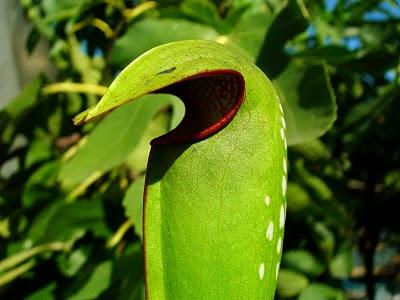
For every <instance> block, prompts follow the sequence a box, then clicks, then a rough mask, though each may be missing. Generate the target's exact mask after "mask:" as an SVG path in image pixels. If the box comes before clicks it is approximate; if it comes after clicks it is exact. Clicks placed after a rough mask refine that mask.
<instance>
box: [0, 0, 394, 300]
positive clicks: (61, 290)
mask: <svg viewBox="0 0 400 300" xmlns="http://www.w3.org/2000/svg"><path fill="white" fill-rule="evenodd" d="M20 9H21V10H23V12H24V14H25V17H26V19H27V20H28V21H29V23H30V24H31V27H30V28H31V29H30V33H29V35H28V38H27V39H26V40H24V41H23V42H24V43H25V49H26V50H24V51H27V53H29V54H32V55H33V54H34V53H35V51H36V49H37V45H38V44H40V43H45V44H46V45H47V48H46V49H48V51H47V52H46V56H47V57H48V60H49V62H50V65H51V66H52V70H53V71H51V72H48V71H46V70H44V69H43V70H40V69H38V70H36V73H37V75H36V76H34V77H33V78H31V80H30V81H29V83H28V84H27V85H26V86H25V87H24V88H23V90H22V91H21V93H20V95H18V96H17V97H16V98H15V99H13V100H12V101H10V102H9V104H8V105H7V106H5V107H3V109H2V110H1V112H0V133H1V136H0V166H1V167H0V259H1V260H0V297H1V298H2V299H124V300H125V299H143V297H144V288H143V257H142V250H141V238H142V233H141V229H142V224H141V209H142V193H143V184H144V175H145V172H146V160H147V155H148V152H149V141H150V140H151V139H152V138H154V137H156V136H159V135H161V134H163V133H165V132H167V131H168V130H170V129H171V128H173V127H175V126H176V125H177V124H178V123H179V121H180V119H181V118H182V115H183V113H184V109H183V107H182V105H181V104H180V103H179V102H177V101H176V99H175V98H173V97H172V96H169V95H150V96H147V97H149V99H147V100H148V101H140V100H139V101H137V102H135V103H131V104H128V105H125V106H124V107H121V108H119V109H117V110H116V111H114V112H112V113H111V114H110V115H108V116H107V117H106V118H104V119H101V120H98V121H96V122H95V123H93V124H87V125H84V126H82V127H74V126H73V124H72V122H71V119H72V117H73V116H74V115H75V114H77V113H78V112H80V111H82V110H83V109H85V108H87V107H88V106H90V105H93V104H95V103H96V102H97V101H98V100H99V98H100V97H101V95H102V94H103V93H104V91H105V89H106V87H107V86H108V85H109V84H110V82H111V81H112V80H113V78H114V77H115V76H116V75H117V74H118V72H119V71H120V70H121V69H123V68H124V67H125V66H126V65H127V64H128V63H129V62H130V61H132V60H133V59H135V58H136V57H138V56H139V55H141V54H142V53H143V52H145V51H146V50H148V49H150V48H152V47H154V46H157V45H160V44H163V43H167V42H171V41H177V40H183V39H207V40H213V41H217V42H219V43H223V44H229V45H232V46H233V47H237V48H238V49H241V51H242V52H243V54H244V55H247V56H248V57H250V58H251V59H252V60H253V61H254V62H255V63H256V64H257V65H258V66H259V67H260V68H261V69H262V70H263V71H264V72H265V73H266V74H267V75H268V77H269V78H270V79H271V80H272V81H273V83H274V85H275V86H276V88H277V90H278V93H279V94H280V97H281V99H282V101H283V105H284V110H285V115H286V119H287V123H288V144H289V145H288V146H289V148H288V151H289V154H288V155H289V183H288V196H287V198H288V208H287V209H288V214H287V216H288V217H287V225H286V237H285V243H284V254H283V261H282V264H281V266H282V267H281V270H280V275H279V280H278V289H277V294H276V298H277V299H301V300H308V299H310V300H313V299H316V300H325V299H327V300H328V299H329V300H330V299H395V297H399V293H400V288H399V286H400V273H399V269H400V255H399V245H400V243H399V241H400V234H399V228H400V218H399V213H400V204H399V203H400V202H399V201H400V199H399V192H400V134H399V132H400V119H399V117H398V112H399V111H400V102H399V94H400V89H399V87H400V79H399V72H400V65H399V54H400V1H398V0H397V1H394V0H391V1H389V0H387V1H382V0H368V1H364V0H358V1H357V0H327V1H322V0H314V1H311V0H310V1H306V0H304V1H303V0H298V1H295V0H288V1H282V0H214V1H211V0H183V1H178V0H164V1H135V0H125V1H124V0H21V1H20ZM16 38H17V39H18V36H16ZM3 71H4V70H3ZM3 77H4V75H3ZM31 77H32V76H31ZM238 242H240V241H238ZM395 295H397V296H395ZM396 299H397V298H396Z"/></svg>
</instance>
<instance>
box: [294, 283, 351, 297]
mask: <svg viewBox="0 0 400 300" xmlns="http://www.w3.org/2000/svg"><path fill="white" fill-rule="evenodd" d="M344 299H346V298H345V296H344V293H343V292H342V291H341V290H339V289H336V288H334V287H331V286H329V285H326V284H322V283H312V284H310V285H309V286H308V287H307V288H306V289H305V290H304V291H303V292H302V293H301V294H300V297H299V300H344Z"/></svg>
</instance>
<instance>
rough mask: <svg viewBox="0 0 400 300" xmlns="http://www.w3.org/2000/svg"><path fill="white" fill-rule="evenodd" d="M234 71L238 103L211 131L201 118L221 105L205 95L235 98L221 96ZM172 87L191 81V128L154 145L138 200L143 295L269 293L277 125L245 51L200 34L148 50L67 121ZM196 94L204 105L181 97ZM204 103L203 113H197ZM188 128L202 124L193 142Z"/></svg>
mask: <svg viewBox="0 0 400 300" xmlns="http://www.w3.org/2000/svg"><path fill="white" fill-rule="evenodd" d="M225 70H226V71H225ZM213 72H214V73H213ZM213 74H219V75H215V77H214V75H213ZM228 74H232V75H228ZM233 74H236V75H233ZM239 74H240V75H239ZM195 75H197V76H204V78H203V77H200V78H203V79H204V80H210V81H211V82H210V85H208V84H207V85H204V86H203V85H200V86H196V85H197V84H200V83H198V82H202V81H201V80H200V79H199V80H200V81H198V79H197V77H195V79H192V78H193V77H192V76H195ZM229 76H232V77H229ZM235 76H237V77H235ZM240 76H243V80H244V84H245V96H244V101H243V103H242V104H241V106H240V108H239V107H238V111H237V113H236V115H235V116H234V117H232V119H231V121H229V120H228V119H223V120H227V121H226V122H228V123H226V125H225V126H223V127H219V128H218V129H217V127H216V126H220V124H221V123H218V122H217V121H216V122H217V123H211V124H209V123H207V122H208V120H209V118H210V114H212V113H215V112H217V113H218V111H220V109H216V110H213V109H212V108H210V107H209V105H213V103H214V102H213V101H217V100H216V99H215V100H214V99H213V98H212V97H211V95H213V94H215V95H216V97H221V101H222V103H224V101H228V98H229V97H233V96H235V97H240V96H239V94H237V93H236V94H233V95H231V94H230V93H229V91H231V92H232V91H235V90H236V91H238V90H237V88H238V86H240V81H238V80H241V79H240V78H241V77H240ZM221 78H223V79H224V81H223V82H225V80H228V82H227V84H228V86H227V87H226V89H224V88H222V87H221V86H219V84H221V83H220V81H219V79H221ZM228 78H230V79H228ZM234 78H235V79H234ZM185 80H186V81H185ZM229 80H234V81H232V83H229ZM174 84H178V86H181V87H182V88H183V91H184V88H186V87H191V86H195V87H196V89H195V90H193V93H189V94H187V95H186V94H183V95H182V97H181V100H182V101H183V102H184V103H185V104H186V105H188V106H187V111H186V116H190V118H189V117H188V118H187V120H191V124H193V127H187V128H185V126H186V125H185V121H183V122H182V123H181V124H182V125H179V126H178V128H179V130H178V129H177V130H175V131H173V132H171V133H169V135H168V136H166V137H163V138H159V139H156V140H155V141H153V146H152V153H151V154H150V161H149V169H148V171H147V174H146V176H147V177H146V182H147V184H146V192H145V199H144V201H145V202H144V203H145V207H144V211H145V215H144V220H145V223H144V244H145V264H146V285H147V292H148V293H149V297H150V298H155V299H182V298H196V299H210V298H213V299H218V298H227V297H230V296H231V295H236V297H237V299H243V298H249V297H250V298H254V299H273V295H274V292H275V286H276V280H277V276H278V271H279V262H280V257H281V251H282V243H283V226H284V220H285V207H286V203H285V195H286V176H287V174H286V172H287V170H286V149H285V141H286V138H285V128H284V122H283V115H282V111H281V107H280V104H279V100H278V97H277V94H276V92H275V90H274V89H273V86H272V84H271V82H270V81H269V80H268V79H267V78H266V77H265V75H264V74H263V73H262V72H261V71H260V70H259V69H258V68H257V67H256V66H255V65H254V64H253V63H252V62H251V60H249V59H248V57H247V56H243V55H242V54H241V53H240V52H238V51H237V50H236V49H235V48H232V47H228V46H223V45H220V44H218V43H215V42H209V41H199V40H196V41H194V40H193V41H183V42H176V43H170V44H166V45H163V46H160V47H157V48H154V49H152V50H150V51H149V52H147V53H146V54H144V55H142V56H141V57H139V58H138V59H137V60H135V61H134V62H132V63H131V64H130V65H129V66H128V67H127V68H125V69H124V70H123V71H122V72H121V73H120V74H119V75H118V77H117V78H116V79H115V80H114V81H113V83H112V84H111V85H110V87H109V89H108V91H107V93H106V94H105V96H104V97H103V98H102V99H101V101H100V102H99V103H98V104H97V106H95V107H93V108H90V109H88V110H87V111H85V112H82V113H81V114H79V115H78V116H77V117H76V118H75V119H74V121H75V123H77V124H80V123H83V122H87V121H89V120H92V119H94V118H96V117H97V116H99V115H102V114H105V113H107V112H109V111H110V110H112V109H114V108H116V107H118V106H120V105H123V104H125V103H127V102H129V101H132V100H135V99H137V98H139V97H140V96H142V95H144V94H148V93H153V92H156V91H160V89H163V88H166V92H170V93H172V94H176V95H177V94H178V92H175V91H176V90H174V88H175V87H176V89H177V90H178V91H179V87H178V86H175V85H174ZM180 84H181V85H180ZM191 84H193V85H191ZM235 87H236V88H235ZM222 90H225V91H227V92H226V93H223V94H221V93H220V91H222ZM239 91H240V90H239ZM203 92H207V94H206V95H204V96H201V97H205V98H200V99H197V100H198V101H201V100H202V99H204V100H205V99H207V100H209V101H208V102H205V103H207V104H202V105H201V106H200V107H197V108H196V109H194V110H193V108H192V107H191V106H190V104H188V103H190V102H187V101H190V99H191V97H192V96H193V97H196V96H195V95H197V93H200V95H202V94H201V93H203ZM199 97H200V96H199ZM235 99H236V98H235ZM238 99H240V98H238ZM200 103H202V102H200ZM203 105H204V106H203ZM223 105H227V104H223ZM230 105H231V104H230ZM228 108H229V109H230V110H231V109H233V108H232V107H231V106H228ZM204 109H205V111H204V112H203V113H204V116H207V117H206V118H205V119H201V118H200V119H198V118H199V115H202V110H204ZM228 113H230V112H228ZM228 113H224V114H223V115H220V116H219V117H218V118H223V117H226V115H227V114H228ZM184 120H185V119H184ZM217 120H218V119H217ZM202 122H205V123H202ZM219 122H221V121H219ZM213 124H216V125H213ZM180 126H183V127H180ZM196 126H200V129H201V128H202V127H201V126H207V128H211V129H206V130H205V131H204V132H205V135H204V136H203V137H202V138H197V134H199V133H198V131H197V130H199V129H197V127H196ZM180 130H181V131H180ZM207 130H215V131H214V132H212V133H207V132H208V131H207ZM200 133H201V132H200ZM192 136H193V138H192ZM174 138H176V141H177V142H174V141H175V140H174ZM185 139H187V140H185ZM157 143H159V144H157ZM267 178H268V180H266V179H267ZM249 216H251V218H250V217H249ZM238 241H240V242H238ZM193 249H196V251H195V252H193ZM160 270H161V271H160Z"/></svg>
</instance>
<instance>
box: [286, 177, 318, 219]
mask: <svg viewBox="0 0 400 300" xmlns="http://www.w3.org/2000/svg"><path fill="white" fill-rule="evenodd" d="M287 202H288V211H289V212H291V215H292V217H293V218H304V214H305V213H307V212H308V211H309V208H310V206H311V204H312V199H311V197H310V195H309V194H308V192H307V191H306V190H305V189H304V188H303V187H302V186H301V185H299V184H298V183H296V182H291V181H289V183H288V187H287Z"/></svg>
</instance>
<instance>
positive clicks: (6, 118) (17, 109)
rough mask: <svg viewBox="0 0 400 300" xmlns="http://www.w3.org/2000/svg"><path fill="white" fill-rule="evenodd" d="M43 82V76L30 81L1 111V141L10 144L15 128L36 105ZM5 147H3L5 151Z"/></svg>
mask: <svg viewBox="0 0 400 300" xmlns="http://www.w3.org/2000/svg"><path fill="white" fill-rule="evenodd" d="M42 84H43V79H42V77H41V76H38V77H36V78H35V79H33V80H32V81H31V82H29V83H28V84H27V85H26V86H25V87H24V89H23V90H22V91H21V93H20V94H19V95H18V96H17V97H16V98H15V99H13V100H12V101H11V102H10V103H9V104H8V105H7V106H6V107H5V108H4V109H2V110H1V111H0V133H1V142H2V143H4V144H8V143H10V142H11V141H12V138H13V137H14V134H15V130H16V128H17V127H18V126H20V125H21V122H22V121H23V120H24V116H25V114H26V113H28V112H29V110H30V109H31V108H32V107H33V106H34V105H35V103H36V101H37V100H38V97H39V92H40V89H41V87H42ZM4 150H5V149H1V150H0V151H1V152H3V151H4Z"/></svg>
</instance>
